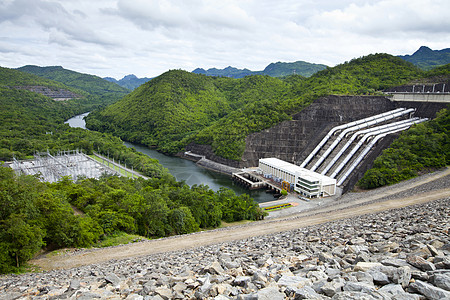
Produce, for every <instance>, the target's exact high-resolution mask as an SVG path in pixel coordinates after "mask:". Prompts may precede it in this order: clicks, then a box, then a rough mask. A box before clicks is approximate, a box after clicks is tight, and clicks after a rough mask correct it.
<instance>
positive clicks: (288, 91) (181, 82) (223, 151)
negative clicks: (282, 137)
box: [87, 54, 424, 160]
mask: <svg viewBox="0 0 450 300" xmlns="http://www.w3.org/2000/svg"><path fill="white" fill-rule="evenodd" d="M423 75H424V73H423V72H422V71H421V70H420V69H418V68H417V67H415V66H413V65H412V64H411V63H408V62H405V61H404V60H402V59H400V58H398V57H394V56H391V55H387V54H375V55H369V56H366V57H362V58H359V59H354V60H352V61H350V62H347V63H344V64H342V65H338V66H336V67H333V68H327V69H325V70H323V71H320V72H318V73H316V74H314V75H313V76H311V77H310V78H305V77H302V76H299V75H292V76H288V77H286V78H284V79H279V78H273V77H269V76H260V75H258V76H247V77H245V78H242V79H231V78H224V77H221V78H217V77H208V76H204V75H196V74H192V73H189V72H185V71H179V70H173V71H169V72H167V73H165V74H162V75H161V76H159V77H157V78H155V79H153V80H152V81H150V82H148V83H146V84H144V85H142V86H140V87H139V88H138V89H136V90H135V91H134V92H132V93H131V94H129V95H127V96H126V97H124V98H123V99H122V100H120V101H118V102H117V103H115V104H113V105H111V106H109V107H107V108H105V109H104V110H101V111H97V112H95V113H93V114H91V115H89V117H88V118H87V126H88V128H90V129H94V130H98V131H102V132H110V133H113V134H114V135H118V136H120V137H121V138H123V139H125V140H129V141H131V142H137V143H141V144H144V145H147V146H149V147H156V148H157V149H158V150H160V151H162V152H166V153H170V154H174V153H176V152H178V151H180V150H182V149H183V147H185V146H186V145H187V144H188V143H190V142H196V143H199V144H208V145H211V146H212V149H213V150H214V152H215V154H217V155H219V156H221V157H224V158H228V159H232V160H240V159H241V157H242V154H243V152H244V149H245V137H246V136H247V135H249V134H250V133H252V132H258V131H261V130H263V129H266V128H270V127H272V126H274V125H276V124H278V123H280V122H282V121H284V120H288V119H289V118H290V116H291V115H293V114H295V113H297V112H299V111H301V110H302V109H303V108H305V107H306V106H308V105H309V104H310V103H311V102H312V101H314V100H315V99H317V98H319V97H320V96H324V95H329V94H352V95H355V94H356V95H358V94H373V93H376V91H379V90H383V89H386V88H389V87H393V86H397V85H401V84H404V83H406V82H408V81H410V80H413V79H418V78H421V77H422V76H423Z"/></svg>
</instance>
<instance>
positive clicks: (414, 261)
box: [406, 255, 436, 271]
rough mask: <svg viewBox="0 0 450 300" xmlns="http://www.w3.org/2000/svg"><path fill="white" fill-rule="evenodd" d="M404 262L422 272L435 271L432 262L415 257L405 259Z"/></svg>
mask: <svg viewBox="0 0 450 300" xmlns="http://www.w3.org/2000/svg"><path fill="white" fill-rule="evenodd" d="M406 261H407V262H408V263H409V264H410V265H412V266H414V267H416V268H419V269H420V270H422V271H434V270H436V267H435V266H434V264H433V263H432V262H429V261H427V260H425V259H423V258H422V257H420V256H417V255H411V256H408V257H407V258H406Z"/></svg>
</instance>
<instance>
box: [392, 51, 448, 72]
mask: <svg viewBox="0 0 450 300" xmlns="http://www.w3.org/2000/svg"><path fill="white" fill-rule="evenodd" d="M398 57H400V58H402V59H404V60H406V61H409V62H411V63H413V64H415V65H416V66H418V67H419V68H421V69H423V70H431V69H433V68H436V67H439V66H443V65H446V64H449V63H450V48H446V49H442V50H431V49H430V48H428V47H426V46H422V47H420V48H419V50H417V51H416V52H414V54H413V55H399V56H398Z"/></svg>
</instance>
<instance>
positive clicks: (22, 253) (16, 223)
mask: <svg viewBox="0 0 450 300" xmlns="http://www.w3.org/2000/svg"><path fill="white" fill-rule="evenodd" d="M0 228H1V231H0V236H1V246H0V248H2V250H3V251H4V252H3V255H2V256H5V255H6V256H10V257H14V261H15V264H16V268H19V267H20V265H21V264H22V263H23V262H26V261H27V260H29V259H30V258H32V257H33V256H34V255H35V254H36V253H37V252H38V251H39V249H40V248H41V247H42V246H43V245H44V244H45V243H44V242H43V237H44V232H43V231H42V230H41V229H40V228H39V227H38V226H36V225H30V224H28V223H27V222H26V221H25V216H24V215H19V214H12V215H10V216H9V218H8V219H6V220H4V221H2V224H1V225H0ZM5 259H6V258H5V257H3V258H2V260H5Z"/></svg>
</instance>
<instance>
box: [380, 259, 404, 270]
mask: <svg viewBox="0 0 450 300" xmlns="http://www.w3.org/2000/svg"><path fill="white" fill-rule="evenodd" d="M381 263H382V264H383V265H385V266H390V267H395V268H399V267H406V266H409V264H408V263H407V262H406V260H404V259H397V258H387V259H384V260H382V261H381Z"/></svg>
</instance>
